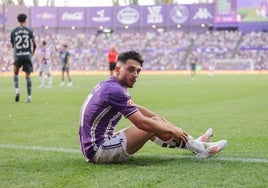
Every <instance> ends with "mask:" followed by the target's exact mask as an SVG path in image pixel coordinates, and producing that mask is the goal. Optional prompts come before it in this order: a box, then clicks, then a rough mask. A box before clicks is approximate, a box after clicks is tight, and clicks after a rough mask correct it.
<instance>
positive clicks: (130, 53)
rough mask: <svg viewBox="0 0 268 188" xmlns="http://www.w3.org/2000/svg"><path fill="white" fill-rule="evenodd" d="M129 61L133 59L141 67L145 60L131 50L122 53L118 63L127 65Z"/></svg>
mask: <svg viewBox="0 0 268 188" xmlns="http://www.w3.org/2000/svg"><path fill="white" fill-rule="evenodd" d="M128 59H133V60H135V61H137V62H139V63H140V65H141V67H142V65H143V62H144V60H143V58H142V56H141V54H140V53H138V52H136V51H135V50H130V51H126V52H122V53H120V54H119V55H118V58H117V61H118V62H122V63H126V62H127V60H128Z"/></svg>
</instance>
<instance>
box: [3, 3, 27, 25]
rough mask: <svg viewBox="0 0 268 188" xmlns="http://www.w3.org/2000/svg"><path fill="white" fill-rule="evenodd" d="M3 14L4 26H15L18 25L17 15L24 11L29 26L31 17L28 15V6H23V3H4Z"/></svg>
mask: <svg viewBox="0 0 268 188" xmlns="http://www.w3.org/2000/svg"><path fill="white" fill-rule="evenodd" d="M4 11H5V12H4V15H5V19H6V22H5V26H6V27H16V26H17V25H18V20H17V15H18V14H20V13H24V14H26V15H27V17H28V19H27V23H26V25H27V26H30V22H31V18H30V17H29V15H30V8H28V7H26V6H23V5H17V6H14V5H5V8H4Z"/></svg>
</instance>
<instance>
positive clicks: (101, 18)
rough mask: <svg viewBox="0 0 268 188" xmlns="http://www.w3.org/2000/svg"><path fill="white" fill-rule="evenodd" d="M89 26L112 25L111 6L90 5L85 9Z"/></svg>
mask: <svg viewBox="0 0 268 188" xmlns="http://www.w3.org/2000/svg"><path fill="white" fill-rule="evenodd" d="M87 20H88V26H89V27H100V26H103V27H108V28H110V27H112V26H113V20H114V14H113V8H112V7H92V8H88V9H87Z"/></svg>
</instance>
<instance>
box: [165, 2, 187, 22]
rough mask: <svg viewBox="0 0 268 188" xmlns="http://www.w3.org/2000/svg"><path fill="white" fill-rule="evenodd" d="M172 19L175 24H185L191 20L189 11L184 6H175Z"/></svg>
mask: <svg viewBox="0 0 268 188" xmlns="http://www.w3.org/2000/svg"><path fill="white" fill-rule="evenodd" d="M170 17H171V19H172V20H173V21H174V22H175V23H178V24H181V23H184V22H185V21H187V20H188V18H189V10H188V8H187V7H185V6H182V5H177V6H174V7H172V8H171V10H170Z"/></svg>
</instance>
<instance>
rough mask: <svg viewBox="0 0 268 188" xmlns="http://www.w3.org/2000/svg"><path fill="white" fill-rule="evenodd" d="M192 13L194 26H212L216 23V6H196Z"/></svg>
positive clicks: (191, 18) (191, 20)
mask: <svg viewBox="0 0 268 188" xmlns="http://www.w3.org/2000/svg"><path fill="white" fill-rule="evenodd" d="M190 12H191V14H190V23H191V24H193V25H200V24H208V25H210V24H211V25H212V24H213V22H214V4H200V5H196V4H194V5H191V11H190Z"/></svg>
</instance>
